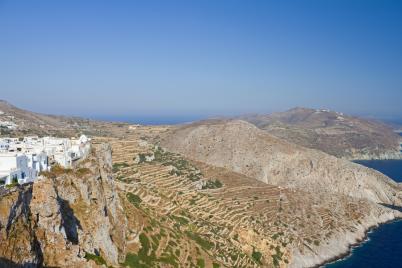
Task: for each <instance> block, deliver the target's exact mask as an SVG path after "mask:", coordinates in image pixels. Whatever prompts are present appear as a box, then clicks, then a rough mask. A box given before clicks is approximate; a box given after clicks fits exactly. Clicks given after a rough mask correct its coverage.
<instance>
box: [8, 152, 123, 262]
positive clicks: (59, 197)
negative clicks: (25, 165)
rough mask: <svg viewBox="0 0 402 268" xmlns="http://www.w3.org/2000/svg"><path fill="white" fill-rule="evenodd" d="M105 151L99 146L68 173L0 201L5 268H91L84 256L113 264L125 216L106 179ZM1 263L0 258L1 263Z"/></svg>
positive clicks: (120, 248) (119, 250)
mask: <svg viewBox="0 0 402 268" xmlns="http://www.w3.org/2000/svg"><path fill="white" fill-rule="evenodd" d="M110 153H111V152H110V148H109V147H108V146H105V145H101V146H98V147H96V148H95V149H94V152H93V153H92V154H91V156H90V157H89V158H87V159H86V160H84V161H83V162H81V163H79V164H78V166H77V167H76V168H75V169H73V170H63V171H62V172H49V173H48V174H46V177H43V178H41V179H40V180H38V181H37V182H35V183H34V184H31V185H25V186H19V187H18V188H13V189H11V190H8V191H5V192H4V193H2V196H1V197H0V208H1V209H0V242H1V245H2V247H1V248H0V256H1V258H2V259H3V262H4V263H7V265H12V264H20V265H21V264H22V265H25V266H26V267H31V266H32V267H41V266H51V267H92V266H96V264H95V262H93V261H90V262H89V261H88V260H87V259H85V258H84V257H85V254H86V253H89V254H94V255H99V256H101V257H102V258H103V259H104V260H105V261H106V262H107V263H109V264H111V265H117V264H118V263H119V262H121V261H122V260H124V257H125V229H126V228H125V227H126V225H127V222H126V218H125V215H124V212H123V209H122V206H121V204H120V200H119V197H118V193H117V192H116V190H115V185H114V182H113V180H112V179H111V175H110V174H111V156H110ZM0 263H1V260H0Z"/></svg>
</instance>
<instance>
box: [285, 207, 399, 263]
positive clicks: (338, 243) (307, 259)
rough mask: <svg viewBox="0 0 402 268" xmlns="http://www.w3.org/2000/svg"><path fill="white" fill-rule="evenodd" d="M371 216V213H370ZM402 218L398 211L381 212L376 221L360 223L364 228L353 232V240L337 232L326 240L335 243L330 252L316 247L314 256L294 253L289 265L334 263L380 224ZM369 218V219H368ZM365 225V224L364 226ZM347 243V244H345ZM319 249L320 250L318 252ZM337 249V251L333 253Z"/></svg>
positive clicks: (346, 255)
mask: <svg viewBox="0 0 402 268" xmlns="http://www.w3.org/2000/svg"><path fill="white" fill-rule="evenodd" d="M372 216H373V215H372ZM401 219H402V213H400V212H398V211H389V212H388V213H385V214H382V215H381V216H380V217H379V219H378V221H377V222H366V224H364V223H362V224H361V225H360V227H363V228H364V230H360V231H361V232H358V233H355V236H354V237H351V240H353V242H347V241H345V237H347V236H348V233H343V234H339V235H338V236H337V237H334V238H332V239H331V241H328V245H330V246H331V245H335V248H333V251H332V252H330V251H329V249H328V248H325V247H321V248H317V251H316V252H315V256H312V255H310V256H308V255H304V256H303V255H302V254H300V253H299V255H298V256H297V255H296V258H295V259H296V260H295V261H294V262H293V263H292V264H291V265H290V267H312V268H318V267H324V266H325V265H327V264H330V263H334V262H336V261H339V260H341V259H344V258H346V257H348V256H350V255H351V254H352V250H353V248H356V247H359V246H360V245H362V244H363V243H365V242H367V239H368V235H369V233H370V232H371V231H373V230H376V229H378V228H379V227H380V226H382V225H384V224H389V223H391V222H393V221H396V220H401ZM369 220H370V219H369ZM364 225H367V226H364ZM345 243H347V244H345ZM320 251H321V252H320ZM336 251H338V252H337V253H335V252H336ZM331 253H333V254H332V257H330V256H331ZM323 255H327V256H328V257H327V258H325V257H324V258H321V257H319V256H323Z"/></svg>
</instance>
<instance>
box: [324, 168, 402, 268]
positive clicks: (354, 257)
mask: <svg viewBox="0 0 402 268" xmlns="http://www.w3.org/2000/svg"><path fill="white" fill-rule="evenodd" d="M356 162H358V163H359V164H362V165H365V166H367V167H370V168H374V169H376V170H378V171H380V172H382V173H384V174H386V175H388V176H389V177H390V178H392V179H394V180H395V181H398V182H402V160H370V161H356ZM325 267H327V268H349V267H353V268H371V267H372V268H374V267H375V268H391V267H402V220H398V221H394V222H391V223H388V224H384V225H381V226H380V227H379V228H377V229H375V230H373V231H372V232H370V233H369V235H368V241H367V242H365V243H363V244H361V245H360V246H359V247H356V248H354V249H353V250H352V254H351V255H350V256H349V257H347V258H346V259H344V260H341V261H337V262H335V263H332V264H328V265H326V266H325Z"/></svg>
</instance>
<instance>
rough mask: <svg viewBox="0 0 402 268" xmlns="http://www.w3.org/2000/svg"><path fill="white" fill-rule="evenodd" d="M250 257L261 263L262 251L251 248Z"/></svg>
mask: <svg viewBox="0 0 402 268" xmlns="http://www.w3.org/2000/svg"><path fill="white" fill-rule="evenodd" d="M251 257H252V258H253V260H254V261H255V262H256V263H258V264H261V258H262V253H261V252H259V251H256V250H255V248H253V253H252V254H251Z"/></svg>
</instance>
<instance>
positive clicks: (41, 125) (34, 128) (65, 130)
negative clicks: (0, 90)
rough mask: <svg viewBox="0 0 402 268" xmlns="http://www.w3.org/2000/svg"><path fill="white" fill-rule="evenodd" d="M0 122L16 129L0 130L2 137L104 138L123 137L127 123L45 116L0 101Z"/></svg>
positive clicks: (2, 128)
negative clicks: (93, 136) (89, 136)
mask: <svg viewBox="0 0 402 268" xmlns="http://www.w3.org/2000/svg"><path fill="white" fill-rule="evenodd" d="M0 122H11V123H12V124H15V125H16V128H15V129H9V128H6V127H1V128H0V135H2V136H23V135H56V136H63V137H65V136H73V135H76V134H79V133H84V134H90V135H97V136H104V135H115V136H116V135H122V134H124V132H125V130H126V129H127V124H125V123H114V122H102V121H96V120H89V119H84V118H79V117H68V116H56V115H45V114H40V113H35V112H31V111H27V110H23V109H20V108H17V107H15V106H14V105H12V104H10V103H8V102H7V101H4V100H0Z"/></svg>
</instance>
